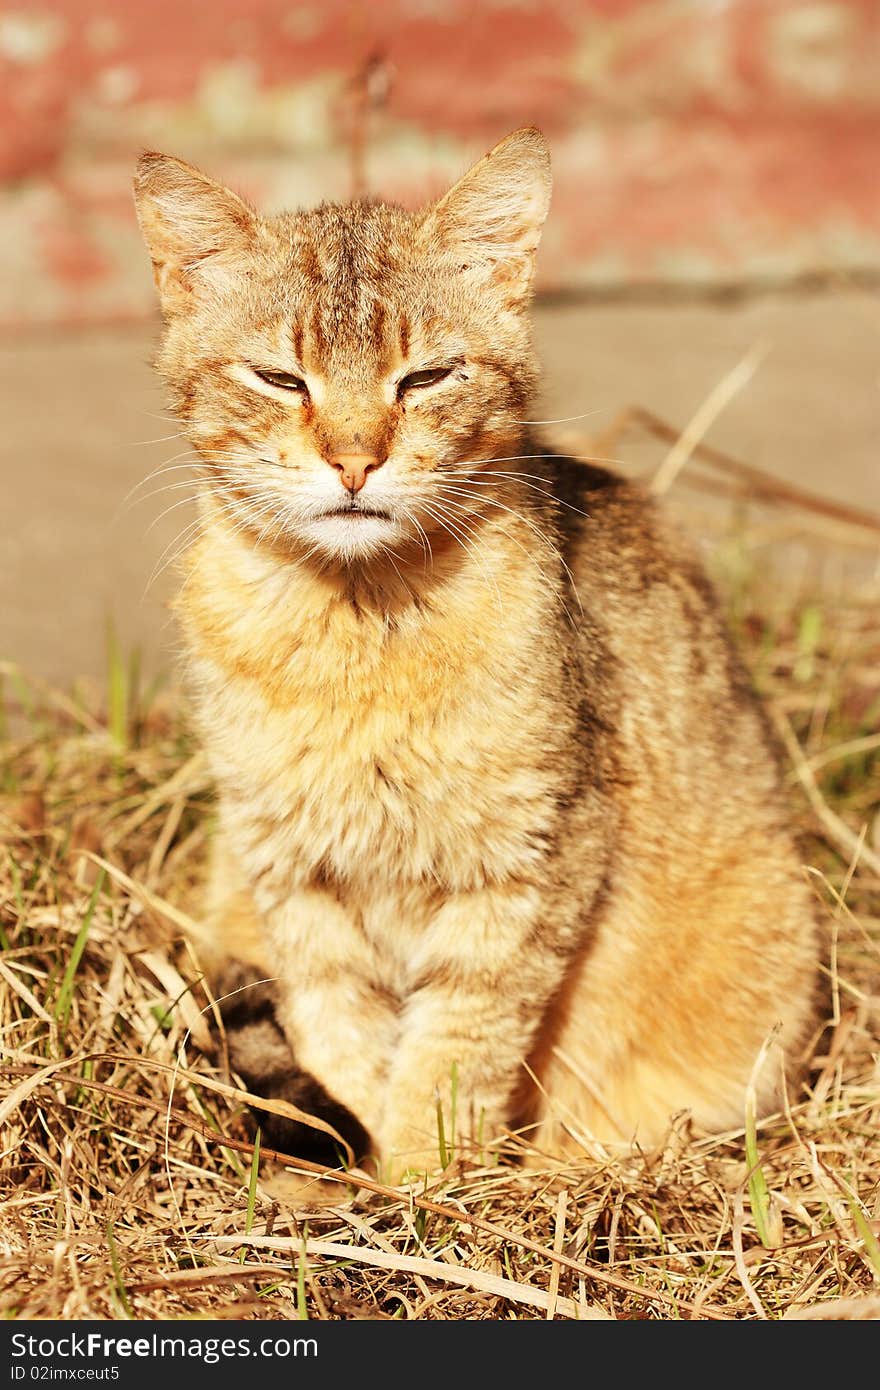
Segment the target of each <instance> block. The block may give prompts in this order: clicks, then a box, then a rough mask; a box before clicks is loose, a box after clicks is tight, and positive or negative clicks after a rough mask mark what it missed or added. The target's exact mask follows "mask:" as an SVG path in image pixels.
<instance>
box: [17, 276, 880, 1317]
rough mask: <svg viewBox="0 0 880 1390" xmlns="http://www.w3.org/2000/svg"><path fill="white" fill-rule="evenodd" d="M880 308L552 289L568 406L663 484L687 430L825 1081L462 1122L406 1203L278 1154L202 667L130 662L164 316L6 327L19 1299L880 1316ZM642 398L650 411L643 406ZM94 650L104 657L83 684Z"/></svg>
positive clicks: (110, 1311)
mask: <svg viewBox="0 0 880 1390" xmlns="http://www.w3.org/2000/svg"><path fill="white" fill-rule="evenodd" d="M870 309H871V306H870V305H867V304H865V303H864V302H863V301H861V300H856V299H853V298H847V297H842V298H840V299H834V300H832V299H817V300H811V301H803V302H802V301H795V300H791V301H789V300H764V301H755V302H752V303H749V304H740V305H738V306H731V307H729V308H720V307H718V306H715V307H710V306H708V305H696V304H694V305H691V306H682V305H678V306H676V307H675V309H674V310H673V309H672V308H671V307H670V306H661V305H657V306H655V307H653V308H649V307H645V306H641V307H638V308H637V307H635V306H633V307H625V306H616V307H611V306H605V307H600V306H596V305H594V306H592V307H589V308H588V307H585V306H582V305H579V306H574V305H569V306H562V305H552V306H551V305H548V306H545V307H543V308H542V309H540V311H539V332H540V336H541V341H542V347H543V354H544V358H545V361H546V362H547V365H548V386H547V391H546V396H545V404H544V409H542V411H541V412H540V414H541V415H542V416H543V415H544V414H545V413H546V414H547V415H551V416H554V417H556V416H561V415H581V414H584V413H586V412H589V411H591V410H593V409H596V410H599V411H601V412H602V414H601V415H600V416H599V417H597V419H596V420H594V419H593V418H592V417H589V418H588V419H586V420H579V421H570V422H568V423H567V424H565V425H559V426H554V428H556V429H560V430H563V431H565V430H568V431H569V432H571V433H573V435H574V436H575V437H576V438H575V442H576V443H578V445H579V446H580V445H586V444H589V443H590V442H592V447H593V448H594V449H595V451H596V452H602V451H605V450H609V451H611V452H612V453H613V455H614V456H615V457H624V458H625V459H626V461H627V463H628V466H629V467H631V468H632V469H634V470H642V471H645V470H647V471H648V472H649V474H650V473H654V474H656V470H657V469H658V468H661V467H662V468H663V469H664V470H665V473H664V474H663V475H661V476H666V477H667V479H668V477H669V471H670V470H669V464H670V448H671V449H672V462H673V463H675V462H676V461H677V462H678V463H682V464H683V465H684V468H683V472H681V473H680V474H679V475H678V477H677V479H676V480H675V481H674V482H673V484H672V486H671V488H670V490H669V492H668V501H669V504H670V505H672V506H675V507H676V508H677V509H678V511H679V513H680V515H681V517H682V519H683V520H684V522H685V523H686V524H687V525H688V526H690V527H692V528H693V529H694V531H695V532H696V533H697V534H698V535H699V536H700V538H701V543H702V545H703V549H704V553H705V556H706V560H707V563H708V565H709V567H710V570H711V572H712V574H713V576H714V577H715V579H716V582H717V583H718V585H719V588H720V590H721V593H722V596H723V598H724V601H725V605H726V609H727V612H728V615H729V621H730V625H731V631H732V634H733V636H734V640H735V641H736V642H737V643H738V644H739V646H740V648H741V650H742V651H743V653H744V655H745V658H746V660H747V662H748V664H749V666H750V668H751V670H752V672H753V676H754V680H755V682H756V684H757V685H758V687H759V689H760V690H761V692H762V694H763V696H764V698H765V700H766V701H767V705H768V708H769V710H770V714H771V717H772V720H773V722H774V725H775V727H776V729H777V732H778V734H779V737H780V740H781V742H782V746H783V751H784V754H785V756H786V758H787V760H788V765H789V769H790V776H789V782H790V794H791V808H792V817H793V820H794V822H795V824H796V826H797V828H798V830H799V831H800V833H801V836H802V845H803V861H804V866H805V867H804V872H805V873H806V874H807V876H808V879H809V881H810V883H811V884H812V886H813V889H814V891H815V896H816V903H817V912H818V915H819V920H820V924H821V930H822V933H823V940H824V943H825V957H826V965H825V975H826V978H827V981H828V984H829V1009H828V1016H827V1018H826V1019H825V1020H823V1027H822V1029H821V1030H817V1033H816V1036H815V1037H814V1038H813V1039H812V1040H811V1045H810V1055H809V1059H808V1060H809V1075H808V1085H807V1088H806V1090H805V1091H804V1092H802V1093H800V1092H799V1093H796V1094H792V1095H791V1096H790V1097H789V1098H788V1105H787V1107H786V1108H785V1111H784V1113H782V1114H780V1115H776V1116H771V1117H768V1118H767V1119H766V1120H765V1121H761V1122H756V1121H755V1119H754V1117H753V1116H751V1115H750V1114H749V1113H748V1112H745V1113H744V1115H743V1123H742V1128H741V1129H739V1130H737V1131H736V1132H734V1133H731V1134H727V1135H723V1136H720V1137H715V1138H711V1139H710V1138H706V1137H700V1136H696V1135H693V1134H691V1133H690V1132H689V1130H688V1128H687V1125H686V1124H685V1123H683V1122H682V1123H680V1124H679V1125H677V1126H675V1127H673V1129H672V1130H671V1131H670V1134H669V1136H668V1139H667V1142H666V1143H665V1144H663V1145H662V1146H661V1147H660V1148H659V1149H658V1150H657V1151H655V1152H648V1153H643V1152H634V1153H632V1154H631V1155H628V1156H627V1157H626V1158H611V1157H608V1158H607V1159H604V1160H597V1159H596V1158H595V1156H593V1157H588V1156H586V1155H585V1156H584V1157H583V1158H582V1159H579V1160H575V1161H572V1162H570V1163H568V1164H566V1165H564V1166H559V1165H554V1164H551V1163H550V1162H549V1161H544V1162H543V1163H542V1162H540V1161H539V1162H538V1165H537V1167H534V1168H529V1169H524V1168H522V1167H521V1166H518V1164H517V1162H516V1159H517V1156H518V1153H519V1152H520V1151H521V1145H520V1142H519V1141H518V1140H517V1139H516V1138H515V1137H514V1136H511V1137H510V1139H509V1140H508V1141H506V1142H505V1143H503V1144H501V1145H499V1146H498V1147H497V1149H493V1150H492V1151H491V1152H488V1153H486V1152H484V1153H479V1154H474V1153H469V1152H467V1151H466V1150H463V1149H462V1148H461V1147H460V1145H457V1143H456V1140H455V1135H454V1132H452V1127H451V1125H450V1124H448V1123H447V1124H446V1126H445V1129H444V1132H443V1135H442V1136H440V1135H438V1155H437V1172H436V1173H435V1174H434V1175H433V1176H432V1177H430V1178H429V1179H427V1180H426V1181H423V1182H421V1183H419V1184H417V1185H416V1186H415V1187H414V1188H412V1189H411V1190H410V1191H409V1192H406V1193H401V1192H399V1191H394V1190H391V1189H387V1188H384V1187H382V1185H381V1184H379V1183H376V1182H375V1181H373V1180H372V1179H371V1178H370V1176H369V1175H368V1174H365V1173H361V1172H358V1171H355V1172H349V1173H341V1174H337V1175H336V1179H334V1181H335V1184H336V1185H335V1186H333V1184H332V1182H329V1181H324V1182H323V1183H321V1182H319V1181H318V1176H314V1175H310V1174H309V1173H308V1172H306V1171H305V1170H303V1169H302V1166H301V1165H300V1168H299V1176H298V1177H294V1178H291V1177H290V1176H288V1177H287V1178H285V1171H284V1166H283V1165H282V1164H281V1163H279V1161H278V1160H277V1158H275V1157H273V1156H272V1155H271V1154H267V1153H266V1151H265V1150H263V1151H262V1153H261V1152H260V1150H259V1148H258V1145H257V1143H256V1142H255V1139H256V1136H255V1133H254V1122H253V1120H252V1119H251V1118H249V1115H248V1111H247V1108H246V1106H245V1104H244V1100H245V1098H244V1097H243V1096H242V1093H241V1091H240V1089H238V1088H237V1086H236V1085H235V1078H234V1077H230V1075H229V1073H228V1070H227V1069H226V1068H225V1066H224V1057H223V1048H222V1040H220V1042H219V1043H218V1035H217V1033H216V1032H215V1031H214V1025H213V1023H212V1019H213V1010H212V1007H211V1002H210V1000H209V999H207V998H206V996H205V995H204V993H203V991H202V986H201V984H200V971H199V965H198V961H197V959H195V958H194V956H193V955H192V953H191V952H190V951H188V950H187V949H186V948H185V947H184V945H183V944H182V935H183V929H184V928H185V925H186V920H187V914H188V913H190V912H198V901H199V899H198V888H199V883H200V879H201V875H202V871H203V864H204V858H205V849H206V845H207V843H208V840H209V837H210V834H211V823H212V799H211V788H210V785H209V783H208V779H207V777H206V775H205V771H204V767H203V763H202V760H201V756H200V754H199V751H198V749H197V748H196V747H195V746H194V744H193V742H192V739H191V735H190V733H189V731H188V729H187V723H186V711H185V708H183V707H182V705H181V702H180V698H179V696H178V695H177V694H176V690H175V685H174V681H173V678H171V677H169V678H168V679H167V680H166V681H165V683H164V684H162V685H156V683H154V682H152V681H151V680H149V679H146V678H138V677H137V668H138V665H139V664H140V665H142V666H144V667H146V669H147V670H148V671H153V672H155V671H156V670H158V669H159V668H160V667H165V668H166V669H167V668H168V665H169V662H168V653H169V651H170V649H171V646H172V643H173V635H172V633H171V631H170V630H168V629H166V628H165V627H164V624H165V615H164V611H163V608H162V596H163V594H167V592H169V589H170V587H171V581H170V578H169V577H168V576H164V577H163V578H162V580H160V582H159V583H157V584H156V585H155V586H154V587H153V589H151V591H150V593H149V595H148V597H147V599H146V600H144V602H143V603H141V602H140V597H139V596H140V593H141V591H142V589H143V586H144V583H145V580H146V578H147V577H148V575H149V572H150V570H151V569H152V568H153V565H154V563H155V560H156V558H157V556H158V555H159V554H160V553H161V551H162V548H163V546H164V545H165V544H167V543H168V541H170V540H172V539H173V537H174V535H175V534H176V533H177V529H178V526H177V523H176V521H175V517H176V515H177V514H176V513H175V514H173V515H172V516H171V517H170V518H166V519H165V520H164V521H163V522H162V523H161V524H160V526H158V527H157V528H156V531H155V532H154V533H151V534H150V535H145V517H146V516H147V508H146V507H145V508H141V509H135V510H134V511H131V512H128V513H125V514H123V515H122V517H121V519H120V520H119V521H118V522H116V523H115V525H114V526H111V525H110V518H111V516H112V515H113V514H114V513H115V512H116V511H117V510H118V507H119V503H120V501H121V499H122V497H123V496H124V493H125V492H126V490H127V489H128V488H129V487H131V486H132V485H133V484H134V483H135V482H137V480H138V479H139V478H140V477H143V476H144V475H145V474H146V472H147V471H148V469H149V468H151V467H155V466H157V465H158V464H160V463H161V462H162V461H163V460H165V459H167V458H169V457H170V456H171V454H173V453H174V452H176V451H177V448H178V446H177V445H176V444H175V443H174V442H173V440H170V441H166V442H164V443H154V444H138V443H137V442H136V441H138V440H143V439H156V437H157V436H158V435H162V434H171V433H172V426H171V425H170V424H169V425H167V426H166V424H165V423H163V421H162V420H161V418H154V417H161V415H162V408H161V404H160V403H159V398H158V396H157V395H156V394H155V392H154V388H153V387H152V385H151V381H150V377H149V374H148V371H147V368H146V366H145V365H144V358H145V357H146V355H147V352H148V339H149V336H150V335H149V334H148V333H147V332H146V331H140V330H139V331H137V332H134V331H128V332H125V333H122V332H113V333H110V332H105V333H96V334H92V335H90V336H89V337H88V338H85V339H81V338H78V339H76V340H72V339H60V340H58V341H53V340H50V339H48V338H45V339H36V338H31V339H29V340H25V341H22V342H20V343H18V344H16V345H12V344H9V343H7V345H6V347H5V348H4V349H3V352H4V355H5V357H6V359H7V360H6V364H5V365H6V366H7V367H8V368H9V369H10V375H11V380H12V384H13V390H12V392H11V395H10V408H9V412H8V416H7V419H6V421H5V445H6V447H7V448H8V449H9V450H10V463H9V464H8V465H7V469H9V467H14V468H15V470H16V471H15V490H14V494H13V495H14V496H15V499H16V505H17V513H16V526H15V528H14V530H13V534H12V536H11V537H10V538H9V543H8V544H7V546H6V547H5V548H4V551H3V552H2V554H0V573H2V579H3V583H4V585H6V592H8V593H12V594H14V602H12V603H7V604H6V605H4V607H3V611H2V614H0V628H2V630H0V656H5V657H6V658H8V659H7V660H5V661H3V662H0V675H2V677H3V684H4V687H5V693H6V696H7V705H8V715H9V718H8V721H7V723H6V725H5V726H4V727H3V729H2V730H0V779H2V780H0V976H2V987H0V1151H2V1158H3V1161H2V1163H0V1253H2V1260H0V1315H2V1316H5V1317H8V1318H46V1317H62V1318H65V1319H76V1318H86V1317H98V1318H125V1317H129V1316H135V1317H138V1318H144V1319H154V1318H179V1317H192V1316H207V1317H214V1318H232V1317H246V1318H270V1319H271V1318H275V1319H277V1318H289V1317H309V1318H316V1319H334V1320H336V1319H347V1318H363V1317H367V1318H404V1319H411V1318H412V1319H438V1318H439V1319H453V1318H455V1319H458V1318H479V1319H490V1320H508V1319H511V1318H523V1317H524V1318H536V1317H537V1318H545V1317H551V1318H560V1319H578V1318H588V1319H590V1318H621V1319H633V1318H635V1319H643V1318H652V1319H656V1318H659V1319H664V1320H665V1319H670V1318H677V1317H683V1318H696V1319H703V1318H709V1319H741V1318H745V1319H776V1318H781V1317H794V1318H834V1319H849V1318H877V1317H880V1145H878V1142H877V1134H878V1121H880V1064H878V1056H880V991H878V985H877V982H878V979H880V732H878V728H880V620H878V604H877V597H878V593H877V580H876V556H877V536H878V526H877V523H876V522H875V521H872V518H871V516H870V515H868V513H869V512H870V511H871V510H873V511H874V512H876V511H877V510H878V501H880V499H878V497H877V496H876V493H877V477H876V472H875V461H874V451H875V447H876V437H877V435H876V425H877V410H878V398H877V389H876V388H877V366H876V363H877V351H876V346H877V334H876V332H875V321H874V320H873V319H872V318H871V313H870ZM859 335H861V336H859ZM762 337H763V338H767V337H769V338H770V339H771V341H772V342H773V344H774V346H773V349H772V351H771V354H770V356H768V357H767V358H766V360H765V361H764V363H763V364H762V365H760V366H758V367H757V368H756V370H755V373H754V375H753V376H752V379H751V382H750V383H748V384H745V385H743V383H742V382H741V383H740V385H741V387H742V389H741V390H740V393H739V395H737V396H735V397H734V398H733V399H732V400H731V401H730V403H729V405H728V406H727V408H726V410H725V411H724V413H723V414H721V415H720V416H719V418H718V419H717V420H711V419H710V417H711V416H712V415H713V411H714V409H715V407H716V406H717V405H718V404H719V401H720V397H719V395H718V390H717V389H716V388H719V383H723V381H724V379H725V377H726V376H728V374H729V373H730V372H731V370H732V369H733V368H735V367H736V365H737V363H738V362H740V361H741V360H742V359H743V357H744V355H746V354H748V352H749V351H750V349H752V348H753V346H754V345H755V343H756V342H758V341H759V340H760V339H761V338H762ZM749 365H752V366H754V365H755V359H752V360H751V361H750V364H749ZM745 374H746V370H745V369H743V375H745ZM734 384H736V383H735V382H732V381H731V380H730V379H729V376H728V386H732V385H734ZM713 393H714V397H713ZM713 399H714V403H715V404H714V406H713V404H712V402H713ZM627 402H636V403H638V404H639V405H640V406H642V407H644V408H646V410H647V412H648V413H644V412H643V413H642V414H641V415H631V416H630V417H629V418H628V421H624V422H622V423H621V422H620V421H619V420H616V417H617V416H618V412H619V409H620V407H622V406H623V405H625V404H626V403H627ZM701 407H702V415H703V422H702V423H703V425H706V424H707V423H709V424H711V429H710V432H709V435H708V439H709V441H710V442H711V446H712V448H710V449H709V450H707V448H706V442H705V440H701V438H700V434H701V431H700V430H698V429H694V430H693V431H692V433H691V436H690V443H691V445H692V446H693V447H692V449H689V450H684V451H682V450H680V449H677V447H676V444H675V441H676V438H677V436H678V432H679V428H680V427H681V426H683V425H685V424H686V423H687V422H688V420H690V419H691V417H692V416H693V415H694V413H695V412H696V411H698V410H699V409H700V408H701ZM651 412H653V414H652V413H651ZM615 421H616V424H615ZM665 421H671V422H672V426H671V427H667V425H666V424H665V423H664V422H665ZM612 426H614V428H612ZM719 446H720V448H721V452H720V453H719V452H717V451H718V448H719ZM713 448H714V450H715V452H712V449H713ZM742 465H746V466H747V468H749V467H750V468H752V469H754V468H757V469H758V472H757V473H756V472H751V473H748V472H747V473H745V474H744V473H743V471H742ZM172 476H176V475H172ZM684 484H687V485H686V486H684ZM805 489H806V490H807V494H811V493H816V494H821V496H819V497H813V496H811V495H807V494H805V492H804V490H805ZM757 494H759V495H760V496H761V497H762V498H763V503H762V505H761V506H757V505H755V503H754V501H753V500H750V499H754V497H755V496H756V495H757ZM177 495H178V494H176V493H172V494H170V495H169V496H167V497H164V498H159V499H158V500H157V501H155V502H154V503H153V508H154V514H155V513H156V512H158V511H161V509H162V506H165V505H168V504H169V502H173V501H174V499H175V497H176V496H177ZM110 612H112V613H113V614H114V617H115V626H116V635H115V638H114V640H113V642H111V643H110V646H109V651H108V647H107V643H106V634H105V618H106V616H107V614H108V613H110ZM139 648H140V649H143V658H142V661H141V662H140V663H139V661H138V660H137V659H136V656H135V653H136V652H137V650H138V649H139ZM105 666H106V670H105ZM79 674H85V675H86V676H88V677H91V678H92V679H91V681H90V682H86V683H84V684H81V685H79V686H78V687H77V686H72V684H71V683H72V681H73V678H74V677H75V676H77V675H79ZM288 1169H289V1165H288ZM313 1176H314V1181H313V1180H312V1178H313ZM304 1181H305V1182H306V1184H307V1185H306V1186H305V1187H304V1186H303V1182H304Z"/></svg>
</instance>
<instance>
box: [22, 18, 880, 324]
mask: <svg viewBox="0 0 880 1390" xmlns="http://www.w3.org/2000/svg"><path fill="white" fill-rule="evenodd" d="M523 122H532V123H536V124H538V125H540V126H542V127H543V129H544V130H545V132H546V133H547V135H548V136H549V137H550V139H551V142H552V146H553V151H554V165H555V173H556V195H555V202H554V216H553V219H552V222H551V224H550V226H549V228H548V233H547V236H548V240H547V243H546V250H545V253H544V256H543V260H542V275H543V282H542V283H543V285H544V287H545V288H553V289H562V290H569V289H577V288H584V287H588V288H590V289H593V290H600V291H602V292H603V293H613V292H618V291H621V290H626V291H627V292H628V293H630V294H632V293H633V292H638V291H639V290H640V289H644V288H646V287H650V288H652V289H653V288H656V287H674V288H687V289H695V288H705V287H710V288H713V287H724V286H728V285H742V284H744V283H745V284H764V285H766V284H774V285H779V284H786V283H790V282H792V281H796V280H799V279H803V278H805V277H819V278H821V277H828V276H834V275H836V274H840V273H844V274H846V275H847V276H848V277H855V278H865V277H871V276H875V275H877V273H878V271H880V177H878V174H880V158H878V151H880V4H878V0H373V3H358V0H211V3H199V2H198V0H20V2H19V3H18V4H14V3H13V4H11V5H8V4H7V5H4V6H3V7H2V9H0V231H2V246H3V263H4V271H5V273H4V275H3V277H2V288H0V323H3V324H6V325H16V324H58V323H64V324H84V323H108V322H125V321H131V320H137V319H139V318H142V317H144V316H146V315H148V314H150V313H151V312H152V307H153V305H152V290H151V286H150V283H149V278H148V277H147V276H145V274H144V260H143V251H142V248H141V245H140V242H139V239H138V235H137V231H136V228H135V224H134V218H133V214H132V209H131V200H130V196H129V182H130V171H131V164H132V158H133V156H134V154H135V153H136V152H137V151H139V150H140V149H142V148H144V147H158V148H161V149H164V150H168V151H171V152H173V153H176V154H178V155H180V156H182V157H184V158H186V159H189V160H191V161H193V162H195V163H199V164H202V165H204V166H207V168H208V169H209V170H210V171H211V172H213V173H215V174H217V175H218V176H219V177H222V178H224V179H225V180H227V181H230V182H232V183H233V184H234V185H235V186H237V187H239V188H240V189H242V190H244V191H245V192H247V193H248V194H250V195H252V196H253V197H254V198H255V199H257V200H258V201H259V202H260V203H261V204H263V205H267V206H270V207H280V206H283V205H296V204H300V203H311V202H313V201H315V200H316V199H320V198H322V197H329V198H338V197H345V196H348V195H349V194H350V193H351V192H352V191H353V190H355V191H361V190H362V191H366V192H369V193H375V194H380V195H385V196H391V197H394V198H397V199H400V200H401V201H403V202H405V203H409V204H413V203H418V202H420V201H422V200H424V199H425V198H427V197H428V196H429V195H430V194H431V193H432V192H433V191H436V190H437V189H439V188H440V187H442V186H443V185H444V183H445V182H446V181H448V179H449V178H450V177H452V176H454V175H456V174H457V173H458V172H460V171H461V170H462V168H463V167H464V166H465V165H466V164H467V162H468V160H470V159H471V158H473V157H476V156H477V155H479V154H480V153H482V152H483V150H484V149H485V148H486V147H487V146H489V145H491V144H492V143H493V142H494V141H495V140H496V139H498V138H499V137H500V136H501V135H503V134H505V133H506V132H507V131H508V130H509V129H511V128H512V127H514V126H516V125H518V124H522V123H523Z"/></svg>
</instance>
